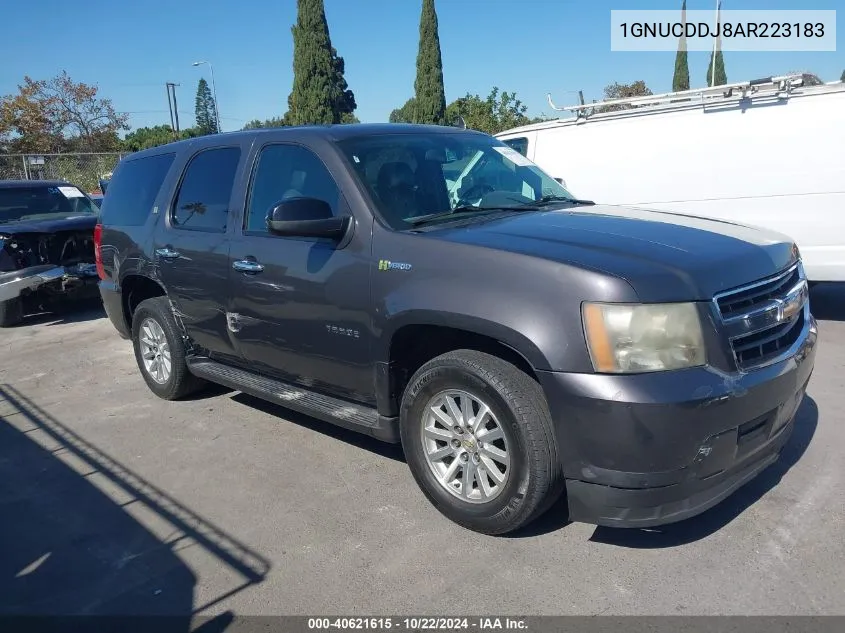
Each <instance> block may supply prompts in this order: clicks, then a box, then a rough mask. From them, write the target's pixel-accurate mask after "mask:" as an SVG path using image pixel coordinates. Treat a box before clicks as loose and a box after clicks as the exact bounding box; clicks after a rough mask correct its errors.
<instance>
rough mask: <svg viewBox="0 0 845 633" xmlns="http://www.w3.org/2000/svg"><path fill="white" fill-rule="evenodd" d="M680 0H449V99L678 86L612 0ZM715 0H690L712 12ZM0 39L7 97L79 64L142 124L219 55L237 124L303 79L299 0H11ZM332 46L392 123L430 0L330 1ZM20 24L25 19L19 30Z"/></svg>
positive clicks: (694, 71)
mask: <svg viewBox="0 0 845 633" xmlns="http://www.w3.org/2000/svg"><path fill="white" fill-rule="evenodd" d="M680 4H681V0H670V1H665V0H664V1H658V0H613V1H610V0H578V1H575V0H437V1H436V6H437V12H438V17H439V22H440V42H441V48H442V52H443V64H444V76H445V84H446V98H447V101H451V100H453V99H455V98H457V97H459V96H462V95H463V94H465V93H467V92H470V93H478V94H481V95H482V96H484V95H486V94H487V93H488V92H489V91H490V88H491V87H492V86H494V85H496V86H499V87H500V88H501V89H504V90H508V91H516V92H517V94H518V96H519V97H520V98H521V99H522V100H523V102H525V103H526V104H527V105H528V107H529V114H531V115H539V114H550V109H549V107H548V104H547V102H546V93H548V92H551V93H552V94H553V97H554V99H555V101H556V102H558V103H559V104H560V103H563V102H566V103H574V102H575V101H576V99H577V95H576V94H575V93H577V91H578V90H579V89H580V90H583V91H584V96H585V97H586V98H587V99H588V100H589V99H593V98H600V97H601V94H602V88H603V87H604V86H605V85H606V84H608V83H612V82H613V81H619V82H620V83H627V82H630V81H635V80H638V79H643V80H645V82H646V84H647V85H648V86H649V87H650V88H651V89H652V90H653V91H655V92H664V91H668V90H670V89H671V83H672V73H673V68H674V54H673V53H622V52H611V51H610V33H609V28H610V10H611V9H679V8H680ZM714 4H715V3H714V1H713V0H689V1H688V8H689V9H704V10H712V9H713V7H714ZM4 5H5V6H4V8H3V14H4V15H3V18H4V19H3V22H4V26H6V27H7V28H6V29H4V36H3V38H0V59H3V60H4V63H3V64H2V65H0V95H2V94H8V93H10V92H14V91H16V86H17V85H18V84H19V83H20V82H21V81H22V79H23V77H24V75H29V76H31V77H33V78H36V79H42V78H44V79H46V78H49V77H52V76H54V75H56V74H57V73H59V72H60V71H62V70H67V71H68V73H69V74H70V76H71V77H72V78H73V79H74V80H76V81H84V82H86V83H93V84H96V85H98V86H99V88H100V92H101V95H103V96H107V97H110V98H111V99H112V100H113V101H114V104H115V107H116V108H117V109H118V110H120V111H123V112H128V113H130V123H131V125H132V126H133V128H137V127H142V126H145V125H156V124H161V123H168V122H169V113H168V109H167V95H166V92H165V87H164V84H165V82H167V81H174V82H177V83H180V84H181V86H180V87H179V88H178V89H177V90H178V92H177V97H178V100H179V110H180V123H181V125H182V127H186V126H189V125H192V124H193V119H194V117H193V109H194V108H193V105H194V104H193V101H194V96H195V94H196V85H197V81H198V80H199V78H200V77H201V76H202V75H203V74H205V76H206V78H208V74H207V73H208V67H207V66H205V67H201V68H194V67H192V66H191V63H192V62H193V61H197V60H210V61H211V62H213V64H214V75H215V80H216V83H217V96H218V101H219V109H220V116H221V124H222V127H223V128H224V131H225V130H232V129H238V128H240V127H242V126H243V124H244V123H245V122H246V121H248V120H250V119H254V118H259V119H265V118H269V117H271V116H277V115H281V114H283V113H284V111H285V110H286V109H287V96H288V93H289V92H290V88H291V83H292V79H293V73H292V56H293V42H292V38H291V34H290V27H291V25H292V24H293V23H294V22H295V21H296V1H295V0H239V1H237V2H235V1H233V0H202V1H200V0H167V1H164V0H144V1H143V2H114V1H113V0H112V1H107V0H85V1H84V2H83V1H81V0H79V1H74V0H38V1H37V2H30V1H28V0H6V2H4ZM325 5H326V15H327V18H328V22H329V30H330V33H331V38H332V43H333V44H334V45H335V47H336V48H337V49H338V52H339V53H340V55H342V56H343V57H344V58H345V60H346V78H347V81H348V82H349V86H350V88H352V90H353V91H354V93H355V96H356V99H357V102H358V111H357V115H358V117H359V118H360V119H361V120H362V121H365V122H371V121H384V120H386V119H387V117H388V115H389V113H390V111H391V110H392V109H393V108H395V107H398V106H400V105H402V104H403V103H404V102H405V100H406V99H407V98H408V97H410V96H412V94H413V83H414V73H415V63H416V52H417V38H418V26H419V12H420V5H421V0H325ZM722 6H723V9H839V10H840V15H838V16H837V18H838V24H837V26H838V27H839V28H838V29H837V31H842V30H843V29H842V26H843V24H842V22H843V18H842V15H845V0H808V1H806V2H804V1H801V2H799V1H797V0H791V1H790V0H723V5H722ZM11 25H17V26H15V27H14V28H8V27H9V26H11ZM838 40H839V41H838V42H837V48H838V51H837V52H833V53H737V52H727V53H725V66H726V69H727V74H728V80H729V81H739V80H744V79H753V78H756V77H762V76H767V75H771V74H779V73H783V72H788V71H795V70H809V71H811V72H815V73H816V74H818V75H819V76H821V77H822V79H824V80H826V81H832V80H835V79H839V76H840V74H841V73H842V70H843V69H845V50H843V45H842V37H841V36H840V37H839V38H838ZM708 61H709V54H708V53H705V52H691V53H690V60H689V64H690V75H691V82H692V84H693V87H695V86H700V85H703V84H704V81H705V75H706V70H707V63H708Z"/></svg>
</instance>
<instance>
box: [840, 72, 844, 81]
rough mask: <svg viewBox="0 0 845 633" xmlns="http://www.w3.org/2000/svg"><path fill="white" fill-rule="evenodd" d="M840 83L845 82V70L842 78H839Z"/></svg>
mask: <svg viewBox="0 0 845 633" xmlns="http://www.w3.org/2000/svg"><path fill="white" fill-rule="evenodd" d="M839 81H845V70H843V71H842V76H841V77H840V78H839Z"/></svg>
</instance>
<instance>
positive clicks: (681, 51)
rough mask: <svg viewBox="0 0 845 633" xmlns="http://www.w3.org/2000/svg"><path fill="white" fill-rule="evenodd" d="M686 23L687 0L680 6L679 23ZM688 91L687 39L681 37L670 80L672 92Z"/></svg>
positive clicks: (683, 36)
mask: <svg viewBox="0 0 845 633" xmlns="http://www.w3.org/2000/svg"><path fill="white" fill-rule="evenodd" d="M686 21H687V0H684V3H683V5H681V23H685V22H686ZM681 90H689V63H688V61H687V38H686V35H682V36H681V39H680V41H679V42H678V53H677V54H676V55H675V76H674V77H673V78H672V91H673V92H679V91H681Z"/></svg>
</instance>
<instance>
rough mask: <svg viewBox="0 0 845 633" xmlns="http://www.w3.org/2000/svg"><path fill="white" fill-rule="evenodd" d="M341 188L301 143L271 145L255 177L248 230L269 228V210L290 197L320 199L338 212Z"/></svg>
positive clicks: (247, 218) (267, 148) (261, 159)
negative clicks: (267, 220)
mask: <svg viewBox="0 0 845 633" xmlns="http://www.w3.org/2000/svg"><path fill="white" fill-rule="evenodd" d="M339 196H340V190H339V189H338V186H337V183H335V181H334V178H332V176H331V174H329V172H328V170H327V169H326V166H325V165H324V164H323V162H322V161H321V160H320V159H319V158H318V157H317V155H316V154H314V153H313V152H312V151H311V150H308V149H305V148H304V147H301V146H299V145H268V146H267V147H265V148H264V149H262V150H261V153H260V154H259V157H258V165H257V166H256V168H255V175H254V177H253V179H252V189H251V191H250V195H249V207H248V213H247V214H246V218H245V222H246V226H245V227H244V229H245V230H246V231H262V232H263V231H266V230H267V224H266V218H267V212H268V211H269V210H270V209H272V208H273V207H274V206H275V205H276V204H278V203H279V202H281V201H283V200H286V199H288V198H297V197H306V198H317V199H318V200H323V201H325V202H327V203H328V204H329V206H331V208H332V212H333V213H334V214H335V215H336V214H337V207H338V199H339Z"/></svg>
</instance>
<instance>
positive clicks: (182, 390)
mask: <svg viewBox="0 0 845 633" xmlns="http://www.w3.org/2000/svg"><path fill="white" fill-rule="evenodd" d="M148 319H150V320H152V321H154V322H155V323H157V324H158V325H159V327H160V328H161V330H162V331H163V333H164V337H165V339H166V341H167V346H168V348H169V352H170V365H171V369H170V375H169V376H168V377H167V379H166V380H164V382H156V380H155V379H154V378H153V377H152V376H151V375H150V373H149V372H148V371H147V369H146V367H145V366H144V360H143V358H142V352H141V336H140V335H141V328H142V327H143V325H144V323H146V322H147V320H148ZM132 346H133V347H134V348H135V361H136V362H137V363H138V369H139V371H140V372H141V376H143V377H144V381H145V382H146V383H147V386H148V387H149V388H150V391H152V392H153V393H154V394H155V395H157V396H158V397H159V398H163V399H164V400H177V399H179V398H184V397H185V396H188V395H190V394H192V393H195V392H197V391H199V390H200V389H202V388H203V387H204V386H205V385H206V384H207V383H206V382H205V381H204V380H202V379H201V378H197V377H196V376H194V375H193V374H192V373H191V372H190V371H189V370H188V365H187V363H186V362H185V344H184V341H183V340H182V336H181V334H180V332H179V328H178V326H177V325H176V320H175V319H174V318H173V312H172V311H171V309H170V302H169V301H168V299H167V297H154V298H152V299H146V300H145V301H142V302H141V303H140V304H139V305H138V307H137V309H136V310H135V313H134V314H133V315H132Z"/></svg>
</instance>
